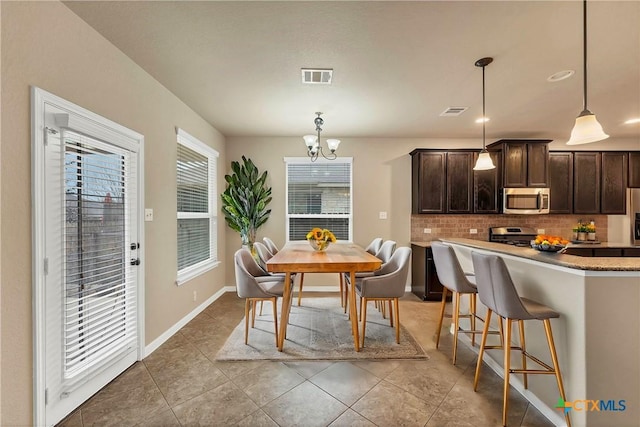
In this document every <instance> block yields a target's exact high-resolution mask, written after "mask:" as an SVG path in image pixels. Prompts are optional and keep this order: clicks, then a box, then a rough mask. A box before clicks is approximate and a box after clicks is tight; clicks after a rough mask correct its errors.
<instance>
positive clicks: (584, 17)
mask: <svg viewBox="0 0 640 427" xmlns="http://www.w3.org/2000/svg"><path fill="white" fill-rule="evenodd" d="M583 5H584V6H583V15H582V37H583V52H582V64H583V71H582V72H583V77H584V80H583V84H582V89H583V90H582V92H583V93H584V96H583V101H584V105H583V107H584V108H583V111H588V109H587V0H584V1H583Z"/></svg>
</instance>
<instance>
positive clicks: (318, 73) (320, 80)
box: [300, 68, 333, 85]
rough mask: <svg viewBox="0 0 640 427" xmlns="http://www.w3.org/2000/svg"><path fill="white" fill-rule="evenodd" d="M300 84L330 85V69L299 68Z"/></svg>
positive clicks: (331, 70) (331, 75)
mask: <svg viewBox="0 0 640 427" xmlns="http://www.w3.org/2000/svg"><path fill="white" fill-rule="evenodd" d="M300 71H301V72H302V83H303V84H308V85H330V84H331V80H333V69H332V68H315V69H314V68H301V69H300Z"/></svg>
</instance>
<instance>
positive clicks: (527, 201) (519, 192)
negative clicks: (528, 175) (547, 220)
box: [502, 188, 549, 215]
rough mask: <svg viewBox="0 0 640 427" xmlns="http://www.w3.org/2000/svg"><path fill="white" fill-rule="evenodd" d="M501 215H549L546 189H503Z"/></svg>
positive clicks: (547, 190)
mask: <svg viewBox="0 0 640 427" xmlns="http://www.w3.org/2000/svg"><path fill="white" fill-rule="evenodd" d="M502 213H506V214H524V215H539V214H548V213H549V189H548V188H503V189H502Z"/></svg>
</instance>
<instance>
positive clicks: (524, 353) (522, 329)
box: [518, 320, 529, 389]
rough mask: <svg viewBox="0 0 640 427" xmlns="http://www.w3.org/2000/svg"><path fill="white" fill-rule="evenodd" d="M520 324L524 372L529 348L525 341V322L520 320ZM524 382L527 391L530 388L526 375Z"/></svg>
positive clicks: (523, 375) (524, 375)
mask: <svg viewBox="0 0 640 427" xmlns="http://www.w3.org/2000/svg"><path fill="white" fill-rule="evenodd" d="M518 323H519V324H520V348H521V349H522V370H525V371H526V370H527V355H526V351H527V348H526V346H525V341H524V320H519V321H518ZM522 382H523V384H524V388H525V389H527V388H529V383H528V382H527V374H526V373H524V374H522Z"/></svg>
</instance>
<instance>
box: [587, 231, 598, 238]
mask: <svg viewBox="0 0 640 427" xmlns="http://www.w3.org/2000/svg"><path fill="white" fill-rule="evenodd" d="M587 240H596V233H595V232H593V233H587Z"/></svg>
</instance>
